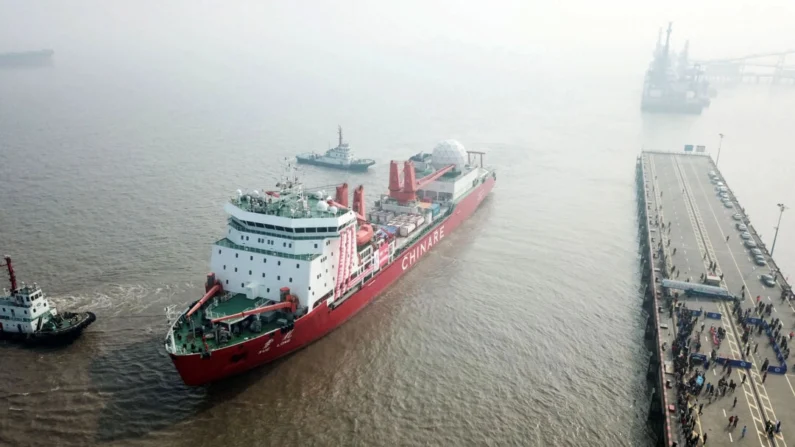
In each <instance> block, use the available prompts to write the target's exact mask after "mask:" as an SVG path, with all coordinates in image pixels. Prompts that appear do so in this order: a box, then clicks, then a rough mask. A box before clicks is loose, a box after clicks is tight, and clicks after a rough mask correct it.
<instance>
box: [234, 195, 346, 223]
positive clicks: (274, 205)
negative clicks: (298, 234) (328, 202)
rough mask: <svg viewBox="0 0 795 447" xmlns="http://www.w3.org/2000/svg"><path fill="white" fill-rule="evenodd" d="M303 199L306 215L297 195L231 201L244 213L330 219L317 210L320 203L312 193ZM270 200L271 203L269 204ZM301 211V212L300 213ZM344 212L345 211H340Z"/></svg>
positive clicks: (243, 198)
mask: <svg viewBox="0 0 795 447" xmlns="http://www.w3.org/2000/svg"><path fill="white" fill-rule="evenodd" d="M334 193H335V191H326V196H330V195H331V196H333V195H334ZM303 198H304V199H306V201H307V207H306V209H307V211H308V213H304V212H303V211H302V210H304V207H303V205H302V204H301V202H300V200H301V196H299V195H298V194H295V193H284V192H283V193H282V195H281V197H279V198H269V199H266V198H263V197H252V196H246V195H244V196H242V197H240V198H238V197H233V198H232V199H230V202H232V204H233V205H235V206H236V207H238V208H240V209H241V210H243V211H248V212H251V213H257V214H267V215H271V216H278V217H289V218H292V219H311V218H318V217H329V214H328V213H325V212H320V211H318V209H317V203H318V202H319V201H320V200H319V199H316V198H315V197H314V195H313V193H312V192H306V193H304V195H303ZM268 200H270V202H268ZM299 211H300V212H299ZM340 211H343V210H340Z"/></svg>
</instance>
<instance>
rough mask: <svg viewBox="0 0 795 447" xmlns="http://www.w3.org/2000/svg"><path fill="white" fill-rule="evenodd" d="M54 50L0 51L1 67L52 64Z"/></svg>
mask: <svg viewBox="0 0 795 447" xmlns="http://www.w3.org/2000/svg"><path fill="white" fill-rule="evenodd" d="M53 54H55V52H54V51H53V50H38V51H22V52H16V53H0V68H14V67H41V66H45V65H50V64H52V55H53Z"/></svg>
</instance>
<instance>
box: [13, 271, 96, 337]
mask: <svg viewBox="0 0 795 447" xmlns="http://www.w3.org/2000/svg"><path fill="white" fill-rule="evenodd" d="M5 261H6V263H5V267H6V268H7V269H8V276H9V279H10V281H11V290H10V291H9V290H3V294H2V295H0V338H10V339H16V340H22V341H25V342H29V343H59V342H64V341H69V340H72V339H74V338H76V337H77V336H79V335H80V333H81V332H82V331H83V329H85V328H86V327H87V326H88V325H90V324H91V323H93V322H94V320H96V319H97V317H96V315H94V314H93V313H92V312H81V313H74V312H63V313H60V314H59V313H58V311H57V310H55V307H53V306H52V305H50V303H49V302H48V301H47V298H46V296H45V295H44V292H42V290H41V288H40V287H39V286H38V285H37V284H36V283H33V285H30V284H25V283H22V285H21V286H19V287H18V286H17V279H16V276H15V275H14V267H13V265H12V264H11V258H10V257H8V256H6V257H5Z"/></svg>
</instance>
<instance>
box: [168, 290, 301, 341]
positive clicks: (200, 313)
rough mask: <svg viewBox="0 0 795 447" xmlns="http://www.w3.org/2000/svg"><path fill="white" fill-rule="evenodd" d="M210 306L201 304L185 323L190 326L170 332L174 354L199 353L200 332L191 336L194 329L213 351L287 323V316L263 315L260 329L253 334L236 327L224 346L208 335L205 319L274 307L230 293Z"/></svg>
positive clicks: (230, 321)
mask: <svg viewBox="0 0 795 447" xmlns="http://www.w3.org/2000/svg"><path fill="white" fill-rule="evenodd" d="M210 303H211V304H210V305H209V306H207V305H205V306H204V307H203V308H201V309H199V310H197V311H196V312H195V313H194V314H193V315H191V316H190V318H189V321H190V322H192V323H193V326H192V327H191V324H190V322H183V323H182V324H180V325H179V326H178V327H177V328H175V329H174V342H175V345H176V353H177V354H191V353H199V352H202V351H203V347H202V341H201V333H202V330H198V331H197V332H196V334H195V335H194V329H202V328H203V330H204V331H205V332H206V333H207V337H205V342H206V343H207V346H208V347H209V349H210V350H211V351H212V350H215V349H218V348H222V347H227V346H232V345H235V344H237V343H242V342H244V341H247V340H250V339H252V338H256V337H258V336H260V335H262V334H267V333H268V332H271V331H273V330H275V329H279V328H281V327H282V326H285V325H286V324H288V322H289V320H288V319H287V315H286V314H285V313H283V312H280V311H278V310H277V311H272V312H265V313H263V314H261V315H263V316H264V317H265V319H264V321H263V320H261V321H262V328H261V330H259V331H257V332H254V331H251V330H249V329H247V328H241V327H238V329H239V332H237V333H235V332H234V331H233V332H231V333H230V334H229V340H228V341H227V342H226V343H219V342H218V340H216V339H215V337H214V334H212V329H211V326H212V325H211V324H210V323H209V321H208V319H212V318H220V317H224V316H227V315H234V314H236V313H240V312H243V311H246V310H253V309H255V308H257V307H261V306H266V305H269V304H274V303H273V302H272V301H270V300H266V299H264V298H258V299H256V300H252V299H249V298H248V297H247V296H246V295H245V294H242V293H237V294H233V295H232V296H231V297H230V298H229V299H227V300H220V299H218V298H215V299H213V300H211V301H210ZM238 321H240V320H229V323H236V322H238Z"/></svg>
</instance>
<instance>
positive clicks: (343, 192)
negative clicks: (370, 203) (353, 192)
mask: <svg viewBox="0 0 795 447" xmlns="http://www.w3.org/2000/svg"><path fill="white" fill-rule="evenodd" d="M334 201H335V202H337V203H339V204H340V205H342V206H344V207H345V208H347V207H348V184H347V183H343V184H341V185H340V186H337V197H335V198H334ZM354 203H355V202H354Z"/></svg>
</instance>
